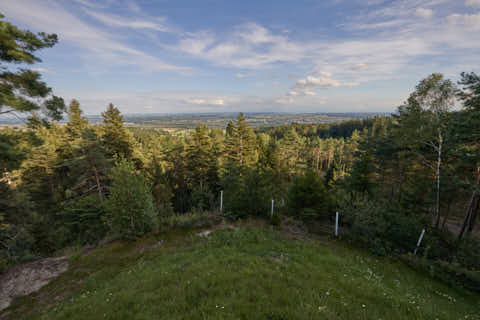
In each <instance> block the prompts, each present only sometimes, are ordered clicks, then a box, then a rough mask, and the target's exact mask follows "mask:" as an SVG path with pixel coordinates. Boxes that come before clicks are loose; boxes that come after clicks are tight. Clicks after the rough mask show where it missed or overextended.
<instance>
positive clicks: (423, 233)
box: [413, 229, 425, 255]
mask: <svg viewBox="0 0 480 320" xmlns="http://www.w3.org/2000/svg"><path fill="white" fill-rule="evenodd" d="M424 235H425V229H423V230H422V233H421V234H420V238H418V242H417V247H416V248H415V251H413V254H415V255H416V254H417V250H418V248H419V247H420V244H421V243H422V239H423V236H424Z"/></svg>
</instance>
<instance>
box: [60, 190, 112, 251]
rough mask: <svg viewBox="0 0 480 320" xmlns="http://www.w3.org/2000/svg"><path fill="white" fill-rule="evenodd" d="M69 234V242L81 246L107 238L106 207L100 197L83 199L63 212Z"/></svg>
mask: <svg viewBox="0 0 480 320" xmlns="http://www.w3.org/2000/svg"><path fill="white" fill-rule="evenodd" d="M62 216H63V218H64V220H65V226H66V227H67V232H68V239H67V240H68V242H70V243H71V242H73V241H78V242H79V243H80V244H82V245H83V244H87V243H88V244H91V243H95V242H97V241H99V240H101V239H103V237H105V235H106V232H107V230H108V226H107V224H106V223H105V206H104V203H103V202H102V201H101V200H100V199H99V198H98V195H96V194H93V195H88V196H86V197H84V198H81V199H79V200H77V201H75V202H73V203H72V204H70V205H69V206H67V207H65V209H64V210H63V212H62Z"/></svg>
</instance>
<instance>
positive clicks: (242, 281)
mask: <svg viewBox="0 0 480 320" xmlns="http://www.w3.org/2000/svg"><path fill="white" fill-rule="evenodd" d="M158 239H163V240H164V244H163V246H162V247H160V248H157V249H151V250H148V247H149V246H151V245H152V244H153V243H155V242H156V241H158ZM55 301H58V302H55ZM9 312H10V313H9V314H8V317H9V318H10V319H24V318H26V319H89V320H93V319H116V320H120V319H480V295H478V294H473V293H471V292H467V291H463V290H459V289H452V288H449V287H447V286H446V285H444V284H442V283H439V282H436V281H433V280H431V279H430V278H428V277H426V276H424V275H422V274H419V273H417V272H415V271H413V270H411V269H409V268H408V267H406V266H405V265H403V264H401V263H399V262H395V261H391V260H390V259H380V258H376V257H373V256H371V255H369V254H367V253H365V252H363V251H361V250H357V249H352V248H349V247H347V246H346V245H344V244H342V243H337V242H325V241H319V240H313V239H301V240H299V239H297V240H295V239H292V238H290V237H288V236H287V235H285V234H282V233H279V232H276V231H272V230H267V229H265V228H250V227H241V228H238V229H236V230H224V231H217V232H215V233H214V234H212V235H211V236H209V237H208V238H198V237H195V236H193V235H191V234H186V233H182V234H169V235H168V237H167V235H163V236H159V238H157V239H156V238H153V237H152V238H148V239H144V240H142V241H141V242H137V243H113V244H110V245H107V246H105V247H103V248H101V249H97V250H94V251H92V252H91V253H90V254H89V255H87V256H82V257H80V258H78V259H75V261H73V262H72V266H71V268H70V270H69V271H68V272H66V273H65V274H64V275H62V276H61V277H60V278H58V279H57V280H55V281H53V282H52V283H51V284H49V285H48V286H46V287H45V288H43V289H42V290H41V291H40V292H38V293H36V294H34V295H32V296H29V297H26V298H22V299H18V300H17V301H16V302H15V303H14V305H13V306H12V307H11V308H10V309H9Z"/></svg>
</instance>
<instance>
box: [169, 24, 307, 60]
mask: <svg viewBox="0 0 480 320" xmlns="http://www.w3.org/2000/svg"><path fill="white" fill-rule="evenodd" d="M309 46H310V44H308V43H295V42H292V41H290V40H289V39H288V38H287V37H286V36H285V35H273V34H272V33H271V32H270V31H269V30H268V29H266V28H265V27H263V26H260V25H258V24H254V23H248V24H245V25H241V26H237V27H235V28H234V30H233V31H232V32H231V33H229V34H227V35H226V36H224V37H218V36H215V35H214V34H212V33H211V32H199V33H196V34H188V35H187V37H185V38H184V39H181V40H180V41H179V42H178V44H177V46H176V47H174V48H172V49H173V50H180V51H182V52H185V53H187V54H190V55H192V56H194V57H197V58H200V59H204V60H207V61H209V62H211V63H213V64H215V65H221V66H228V67H234V68H241V69H256V68H261V67H266V66H270V65H272V64H275V63H285V62H287V63H295V62H299V61H301V60H303V59H305V58H306V55H307V53H308V47H309Z"/></svg>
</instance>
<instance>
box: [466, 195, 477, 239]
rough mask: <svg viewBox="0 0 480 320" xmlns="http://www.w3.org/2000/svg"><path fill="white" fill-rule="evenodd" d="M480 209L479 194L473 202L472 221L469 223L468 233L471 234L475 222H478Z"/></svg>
mask: <svg viewBox="0 0 480 320" xmlns="http://www.w3.org/2000/svg"><path fill="white" fill-rule="evenodd" d="M479 207H480V195H478V194H477V196H476V197H475V200H474V201H473V205H472V210H471V212H470V220H469V223H468V229H467V232H468V233H471V232H472V231H473V228H474V227H475V221H476V220H477V215H478V209H479Z"/></svg>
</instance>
